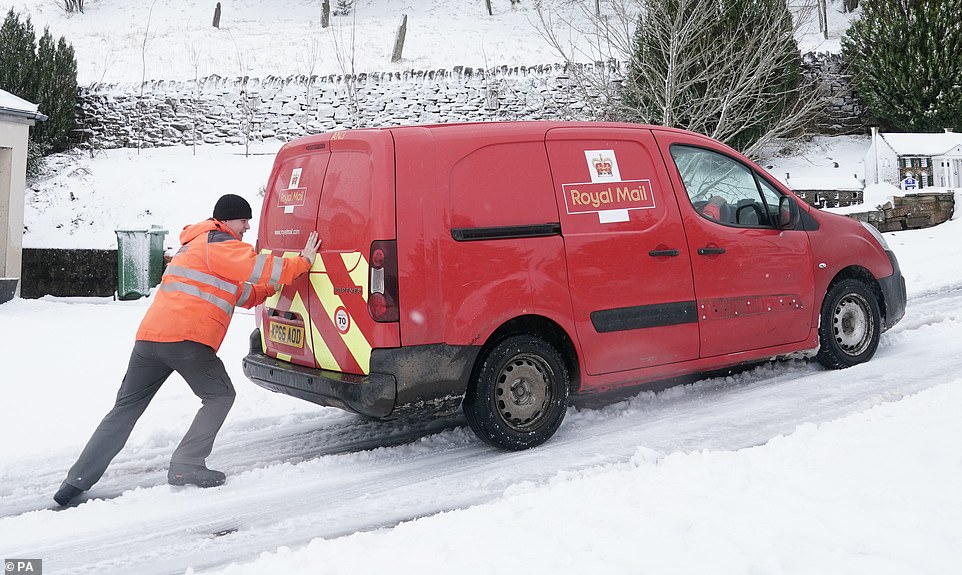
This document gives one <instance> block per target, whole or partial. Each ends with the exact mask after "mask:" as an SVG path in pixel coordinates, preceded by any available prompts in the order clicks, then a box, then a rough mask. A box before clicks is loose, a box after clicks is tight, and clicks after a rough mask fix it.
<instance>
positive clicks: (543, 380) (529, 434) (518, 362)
mask: <svg viewBox="0 0 962 575" xmlns="http://www.w3.org/2000/svg"><path fill="white" fill-rule="evenodd" d="M567 407H568V370H567V368H566V367H565V363H564V361H563V360H562V358H561V354H559V353H558V351H557V350H556V349H555V348H554V347H552V346H551V345H550V344H548V343H547V342H546V341H544V340H543V339H541V338H539V337H536V336H533V335H515V336H511V337H508V338H506V339H504V340H502V341H500V342H499V343H498V344H497V345H495V346H494V347H493V348H491V350H490V351H488V353H487V354H486V355H485V356H484V359H483V361H482V362H481V364H480V367H478V368H477V369H476V371H475V375H474V377H473V380H472V381H471V384H470V385H469V387H468V390H467V393H466V395H465V397H464V403H463V408H464V415H465V416H466V417H467V420H468V424H470V425H471V429H472V430H474V433H476V434H477V435H478V437H480V438H481V439H483V440H484V441H486V442H487V443H489V444H491V445H494V446H495V447H500V448H502V449H509V450H512V451H518V450H521V449H528V448H529V447H534V446H536V445H541V444H542V443H544V442H545V441H547V439H548V438H549V437H551V436H552V435H554V433H555V431H557V429H558V426H559V425H561V420H562V419H564V416H565V410H566V409H567Z"/></svg>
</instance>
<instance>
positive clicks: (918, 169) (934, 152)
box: [865, 128, 962, 191]
mask: <svg viewBox="0 0 962 575" xmlns="http://www.w3.org/2000/svg"><path fill="white" fill-rule="evenodd" d="M865 183H866V185H868V184H879V183H889V184H892V185H893V186H897V187H899V188H901V189H902V190H905V191H913V190H919V189H922V188H931V187H935V188H954V189H959V188H962V133H956V132H952V131H950V130H948V129H946V131H945V132H943V133H937V134H919V133H910V134H898V133H884V134H883V133H880V132H879V131H878V129H877V128H872V143H871V145H870V146H869V149H868V152H867V153H866V154H865Z"/></svg>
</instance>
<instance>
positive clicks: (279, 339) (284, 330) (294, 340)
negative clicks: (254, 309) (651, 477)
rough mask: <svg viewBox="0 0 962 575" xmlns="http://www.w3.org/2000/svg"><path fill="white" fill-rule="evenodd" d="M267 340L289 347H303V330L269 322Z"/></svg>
mask: <svg viewBox="0 0 962 575" xmlns="http://www.w3.org/2000/svg"><path fill="white" fill-rule="evenodd" d="M268 338H270V340H271V341H273V342H274V343H279V344H282V345H289V346H291V347H304V328H303V327H297V326H295V325H286V324H283V323H275V322H271V329H270V331H269V332H268Z"/></svg>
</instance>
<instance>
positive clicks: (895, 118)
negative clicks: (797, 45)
mask: <svg viewBox="0 0 962 575" xmlns="http://www.w3.org/2000/svg"><path fill="white" fill-rule="evenodd" d="M960 15H962V0H866V1H864V2H862V15H861V17H860V18H859V19H858V20H856V21H854V22H853V23H852V25H851V27H850V28H849V30H848V33H847V34H846V35H845V37H844V38H842V55H843V57H844V59H845V61H846V63H847V65H848V67H849V70H850V71H851V73H852V78H853V81H854V84H855V89H856V92H857V94H858V96H859V99H860V100H861V101H862V103H863V104H864V105H865V107H866V108H867V109H868V111H869V113H870V114H871V115H872V116H873V117H874V118H875V120H876V121H878V122H880V123H881V124H882V125H883V126H884V127H886V128H889V129H897V130H905V131H914V132H935V131H941V130H942V129H943V128H953V129H955V130H962V18H960Z"/></svg>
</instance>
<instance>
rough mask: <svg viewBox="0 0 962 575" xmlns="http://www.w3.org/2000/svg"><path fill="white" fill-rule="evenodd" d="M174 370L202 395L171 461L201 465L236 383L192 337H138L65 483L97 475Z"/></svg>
mask: <svg viewBox="0 0 962 575" xmlns="http://www.w3.org/2000/svg"><path fill="white" fill-rule="evenodd" d="M175 371H176V372H177V373H179V374H180V375H181V377H183V378H184V379H185V380H186V381H187V384H188V385H189V386H190V389H191V390H192V391H193V392H194V394H195V395H196V396H197V397H199V398H200V399H201V407H200V409H199V410H198V411H197V415H196V416H194V421H193V423H191V425H190V428H189V429H188V430H187V434H186V435H184V438H183V440H181V442H180V445H178V446H177V449H175V450H174V453H173V455H172V456H171V458H170V462H171V463H186V464H192V465H205V461H206V459H207V456H208V455H210V451H211V449H212V448H213V446H214V439H215V438H216V436H217V432H218V431H219V430H220V428H221V425H223V424H224V420H225V419H226V418H227V413H228V412H229V411H230V408H231V405H233V404H234V386H233V385H232V384H231V381H230V377H228V375H227V371H226V370H225V369H224V364H223V362H221V360H220V358H219V357H217V354H216V353H215V352H214V350H213V349H211V348H210V347H208V346H206V345H203V344H200V343H197V342H193V341H178V342H170V343H167V342H153V341H137V342H136V343H135V344H134V349H133V351H132V352H131V354H130V363H129V364H128V366H127V375H125V376H124V381H123V383H122V384H121V385H120V390H119V391H118V392H117V401H116V402H115V403H114V407H113V409H111V410H110V412H109V413H108V414H107V415H106V417H104V419H103V421H101V422H100V425H99V426H98V427H97V430H96V431H94V434H93V436H92V437H91V438H90V441H88V442H87V446H86V447H85V448H84V450H83V453H81V454H80V458H79V459H78V460H77V463H75V464H74V466H73V467H71V468H70V472H69V473H68V475H67V479H66V481H67V483H69V484H70V485H73V486H74V487H79V488H80V489H83V490H87V489H90V488H91V487H92V486H93V485H94V484H95V483H97V481H99V480H100V478H101V477H102V476H103V474H104V471H106V470H107V466H108V465H109V464H110V462H111V461H112V460H113V458H114V457H115V456H116V455H117V454H118V453H120V450H121V449H123V447H124V444H125V443H127V438H129V437H130V432H131V431H133V429H134V424H135V423H137V420H138V419H140V416H141V415H142V414H143V413H144V410H145V409H147V405H148V404H149V403H150V400H151V399H153V398H154V394H156V393H157V390H158V389H160V386H161V385H162V384H163V383H164V381H166V380H167V378H168V377H169V376H170V374H171V373H173V372H175Z"/></svg>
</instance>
